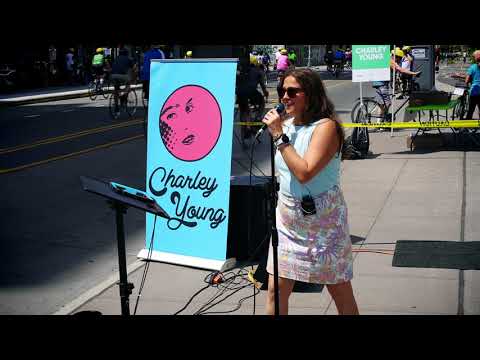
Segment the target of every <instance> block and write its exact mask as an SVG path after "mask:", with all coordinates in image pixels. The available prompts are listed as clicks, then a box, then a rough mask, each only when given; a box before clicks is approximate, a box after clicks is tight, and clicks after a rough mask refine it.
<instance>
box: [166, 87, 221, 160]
mask: <svg viewBox="0 0 480 360" xmlns="http://www.w3.org/2000/svg"><path fill="white" fill-rule="evenodd" d="M159 125H160V136H161V137H162V141H163V144H164V145H165V147H166V148H167V150H168V151H169V152H170V154H172V155H173V156H175V157H176V158H177V159H180V160H184V161H197V160H200V159H202V158H204V157H205V156H207V155H208V154H209V153H210V151H212V149H213V148H214V147H215V145H216V143H217V141H218V138H219V136H220V130H221V128H222V115H221V112H220V107H219V106H218V103H217V100H216V99H215V98H214V97H213V95H212V94H211V93H210V92H209V91H208V90H207V89H205V88H203V87H201V86H197V85H186V86H182V87H180V88H178V89H177V90H175V91H174V92H173V93H172V94H170V96H169V97H168V98H167V100H166V101H165V103H164V104H163V107H162V110H161V112H160V123H159Z"/></svg>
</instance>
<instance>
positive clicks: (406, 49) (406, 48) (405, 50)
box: [402, 45, 412, 52]
mask: <svg viewBox="0 0 480 360" xmlns="http://www.w3.org/2000/svg"><path fill="white" fill-rule="evenodd" d="M402 50H403V51H404V52H409V51H410V50H412V48H411V47H410V46H407V45H405V46H404V47H403V48H402Z"/></svg>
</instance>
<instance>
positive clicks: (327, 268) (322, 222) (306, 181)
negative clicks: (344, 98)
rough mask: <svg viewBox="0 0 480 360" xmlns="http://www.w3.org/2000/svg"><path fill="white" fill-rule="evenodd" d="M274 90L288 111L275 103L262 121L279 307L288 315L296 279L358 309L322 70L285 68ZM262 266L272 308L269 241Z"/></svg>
mask: <svg viewBox="0 0 480 360" xmlns="http://www.w3.org/2000/svg"><path fill="white" fill-rule="evenodd" d="M278 95H279V97H280V98H281V101H282V103H283V104H284V105H285V106H286V114H285V115H283V114H282V115H280V114H278V112H277V110H275V109H272V110H271V111H269V112H268V113H267V114H266V115H265V117H264V119H263V120H262V121H263V123H265V124H266V125H267V126H268V130H269V132H270V134H271V136H272V138H273V139H274V144H275V147H276V149H277V151H276V155H275V165H276V168H277V172H278V174H279V177H280V181H279V183H280V190H279V193H278V204H277V209H276V214H277V215H276V226H277V229H278V276H279V278H278V288H279V310H280V315H288V301H289V297H290V294H291V293H292V290H293V287H294V285H295V282H296V281H301V282H306V283H315V284H325V285H326V288H327V290H328V292H329V293H330V295H331V296H332V298H333V300H334V302H335V305H336V307H337V310H338V313H339V314H341V315H357V314H358V313H359V311H358V307H357V304H356V300H355V297H354V294H353V289H352V285H351V280H352V278H353V256H352V242H351V238H350V232H349V225H348V218H347V213H348V212H347V204H346V202H345V200H344V197H343V193H342V190H341V187H340V175H341V172H340V168H341V166H340V162H341V149H342V146H343V143H344V139H345V134H344V131H343V128H342V125H341V124H340V122H339V120H338V117H337V115H336V114H335V109H334V105H333V103H332V101H331V100H330V99H329V98H328V97H327V94H326V90H325V86H324V85H323V83H322V80H321V78H320V75H319V74H318V73H316V72H315V71H313V70H311V69H290V70H288V71H287V72H286V73H285V76H284V77H283V78H282V79H281V81H280V87H279V88H278ZM267 272H268V273H269V274H270V276H269V279H268V292H267V301H266V313H267V314H269V315H273V314H274V309H275V306H274V305H275V292H274V278H273V274H274V269H273V248H272V246H271V244H270V247H269V253H268V261H267Z"/></svg>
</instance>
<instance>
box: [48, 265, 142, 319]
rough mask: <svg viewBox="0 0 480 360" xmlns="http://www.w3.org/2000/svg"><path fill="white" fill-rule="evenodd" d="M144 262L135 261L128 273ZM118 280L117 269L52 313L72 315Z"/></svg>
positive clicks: (128, 267)
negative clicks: (105, 278) (113, 273)
mask: <svg viewBox="0 0 480 360" xmlns="http://www.w3.org/2000/svg"><path fill="white" fill-rule="evenodd" d="M144 264H145V262H144V261H143V260H136V261H135V262H134V263H132V264H130V265H128V266H127V275H130V274H131V273H132V272H134V271H136V270H138V269H139V268H141V267H142V266H143V265H144ZM118 281H120V275H119V274H118V271H117V273H116V274H115V275H112V276H110V277H109V278H108V279H107V280H105V281H103V282H101V283H100V284H98V285H95V286H94V287H93V288H91V289H90V290H87V291H85V292H84V293H83V294H81V295H80V296H79V297H77V298H76V299H75V300H73V301H71V302H69V303H68V304H66V305H62V306H61V309H60V310H58V311H56V312H54V313H53V314H51V315H71V314H72V313H73V312H74V311H75V310H76V309H78V308H80V307H82V306H83V305H85V304H86V303H87V302H89V301H90V300H92V299H93V298H95V297H97V296H98V295H100V294H101V293H103V292H104V291H105V290H107V289H109V288H110V287H111V286H112V285H115V284H116V283H118Z"/></svg>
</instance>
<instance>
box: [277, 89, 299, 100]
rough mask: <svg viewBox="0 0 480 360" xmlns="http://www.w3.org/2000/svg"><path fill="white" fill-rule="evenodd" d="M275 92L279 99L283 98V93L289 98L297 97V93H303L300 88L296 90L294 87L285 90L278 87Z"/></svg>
mask: <svg viewBox="0 0 480 360" xmlns="http://www.w3.org/2000/svg"><path fill="white" fill-rule="evenodd" d="M277 92H278V96H279V97H280V98H283V96H284V95H285V93H287V95H288V97H289V98H294V97H295V96H297V94H298V93H300V92H303V90H302V89H301V88H296V87H289V88H286V89H284V88H281V87H278V88H277Z"/></svg>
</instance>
